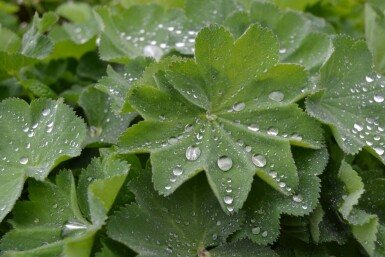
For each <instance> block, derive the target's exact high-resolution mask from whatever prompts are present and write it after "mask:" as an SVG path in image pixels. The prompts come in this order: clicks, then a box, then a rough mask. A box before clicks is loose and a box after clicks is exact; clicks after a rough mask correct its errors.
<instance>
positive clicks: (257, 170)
mask: <svg viewBox="0 0 385 257" xmlns="http://www.w3.org/2000/svg"><path fill="white" fill-rule="evenodd" d="M277 59H278V45H277V40H276V38H275V37H274V35H273V34H272V32H271V31H269V30H267V29H263V28H261V27H259V26H257V25H253V26H251V27H250V28H249V29H248V30H247V31H246V32H245V34H244V35H242V36H241V37H240V38H239V39H238V40H237V41H235V42H234V39H233V38H232V36H231V34H230V33H229V32H228V31H227V30H225V29H224V28H222V27H219V26H215V25H213V26H210V27H207V28H205V29H203V30H202V31H201V32H200V33H199V35H198V37H197V42H196V58H195V60H185V61H181V62H176V63H174V64H172V65H171V66H170V67H169V69H168V70H166V71H159V72H158V73H157V75H156V78H157V79H156V81H157V83H158V85H157V87H153V86H146V85H136V86H134V87H132V88H131V90H130V94H129V96H128V98H129V103H130V104H131V106H132V107H133V108H134V109H136V110H137V111H138V112H139V113H140V114H141V115H142V116H143V118H144V119H145V121H143V122H140V123H139V124H137V125H134V126H133V127H131V128H129V129H128V130H127V131H126V132H125V133H124V134H123V135H122V136H121V137H120V139H119V143H118V145H119V147H120V152H122V153H128V152H150V153H151V163H152V169H153V181H154V185H155V188H156V190H158V191H159V192H160V193H161V194H164V195H169V194H171V193H172V192H173V191H174V190H175V189H176V188H178V187H179V186H180V185H181V184H183V183H184V182H185V181H186V180H188V179H189V178H191V177H193V176H194V175H196V174H197V173H198V172H200V171H202V170H205V171H206V175H207V178H208V181H209V184H210V186H211V188H212V190H213V192H214V194H215V195H216V196H217V198H218V200H219V202H220V203H221V206H222V208H223V209H224V210H225V211H226V212H228V213H232V212H233V211H236V210H238V209H240V208H241V207H242V205H243V203H244V201H245V200H246V198H247V195H248V193H249V191H250V188H251V183H252V181H253V176H254V175H255V174H257V175H258V177H260V178H261V179H262V180H264V181H265V182H266V183H268V184H270V186H272V187H273V188H275V189H276V190H278V191H279V192H281V193H282V194H286V195H289V194H291V192H289V191H288V190H287V188H286V187H282V186H280V184H279V183H278V182H277V181H276V180H275V179H273V178H272V177H271V176H270V175H269V173H270V172H271V171H273V170H274V171H276V172H278V173H284V174H285V177H284V178H283V179H282V181H281V182H282V183H283V182H284V183H285V185H286V186H287V187H290V188H293V189H294V190H295V189H296V188H297V186H298V174H297V168H296V166H295V163H294V160H293V157H292V153H291V150H290V145H291V144H293V145H298V146H302V147H307V148H320V147H321V145H322V142H321V141H322V130H321V128H320V127H319V125H318V123H317V122H315V121H314V120H313V119H311V118H310V117H308V116H307V115H306V114H305V113H303V112H302V111H301V109H300V108H299V107H298V106H297V105H296V104H295V103H294V102H295V101H296V100H298V99H300V98H302V97H303V96H304V93H302V91H301V90H302V88H303V87H304V86H306V85H307V82H308V81H307V73H306V72H305V71H304V69H303V68H302V67H300V66H297V65H291V64H284V65H280V64H277ZM164 160H167V162H164ZM281 185H282V184H281Z"/></svg>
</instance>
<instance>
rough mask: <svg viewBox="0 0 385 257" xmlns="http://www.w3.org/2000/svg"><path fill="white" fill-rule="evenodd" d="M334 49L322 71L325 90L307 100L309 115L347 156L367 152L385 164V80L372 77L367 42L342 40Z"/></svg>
mask: <svg viewBox="0 0 385 257" xmlns="http://www.w3.org/2000/svg"><path fill="white" fill-rule="evenodd" d="M334 45H335V51H334V52H333V54H332V55H331V57H330V58H329V60H328V61H327V62H326V63H325V65H324V66H323V67H322V69H321V78H320V85H321V86H320V88H322V90H321V91H320V92H318V93H316V94H314V95H313V96H311V97H309V98H308V99H307V101H306V108H307V111H308V113H309V114H310V115H312V116H314V117H317V118H318V119H319V120H320V121H322V122H324V123H326V124H328V125H329V126H330V127H331V129H332V131H333V134H334V136H335V138H336V140H337V142H338V145H339V146H340V147H341V148H342V149H343V150H344V151H345V152H346V153H348V154H355V153H357V152H358V151H360V150H361V149H362V148H365V149H368V151H370V152H371V153H372V154H374V155H375V156H377V157H378V158H379V159H380V160H381V161H382V162H383V163H384V162H385V154H384V152H385V151H384V143H385V138H384V133H383V131H384V125H385V124H384V122H383V120H384V119H385V116H384V115H385V112H384V109H385V101H384V99H385V98H384V97H385V94H384V89H383V88H384V86H385V80H384V78H383V77H382V76H380V75H376V74H373V73H372V58H371V54H370V52H369V50H368V49H367V47H366V45H365V43H364V42H361V41H354V40H352V39H349V38H347V37H343V36H341V37H337V39H336V41H335V43H334Z"/></svg>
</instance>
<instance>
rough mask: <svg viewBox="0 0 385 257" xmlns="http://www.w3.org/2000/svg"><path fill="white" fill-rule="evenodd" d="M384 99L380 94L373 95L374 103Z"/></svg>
mask: <svg viewBox="0 0 385 257" xmlns="http://www.w3.org/2000/svg"><path fill="white" fill-rule="evenodd" d="M384 100H385V98H384V97H383V96H382V95H379V94H376V95H374V101H375V102H376V103H382V102H383V101H384Z"/></svg>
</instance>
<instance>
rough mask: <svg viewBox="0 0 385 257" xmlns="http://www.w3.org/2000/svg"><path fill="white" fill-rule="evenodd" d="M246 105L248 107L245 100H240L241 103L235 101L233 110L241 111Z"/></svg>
mask: <svg viewBox="0 0 385 257" xmlns="http://www.w3.org/2000/svg"><path fill="white" fill-rule="evenodd" d="M245 107H246V105H245V103H244V102H239V103H235V104H234V105H233V110H234V111H236V112H240V111H242V110H244V109H245Z"/></svg>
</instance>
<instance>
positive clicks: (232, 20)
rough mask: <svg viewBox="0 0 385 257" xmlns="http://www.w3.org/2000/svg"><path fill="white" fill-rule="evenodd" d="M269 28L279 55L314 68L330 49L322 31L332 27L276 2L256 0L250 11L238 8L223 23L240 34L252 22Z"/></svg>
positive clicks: (292, 61) (234, 32)
mask: <svg viewBox="0 0 385 257" xmlns="http://www.w3.org/2000/svg"><path fill="white" fill-rule="evenodd" d="M256 22H257V23H260V24H261V25H262V26H265V27H268V28H271V29H272V30H273V31H274V33H275V34H276V35H277V37H278V41H279V54H280V55H279V59H280V60H281V61H283V62H288V63H298V64H302V65H304V66H305V67H306V68H307V69H309V70H312V71H313V72H317V71H318V69H319V67H320V66H321V65H322V64H323V63H324V62H325V61H326V59H327V58H328V57H329V55H330V52H331V50H332V44H331V41H330V39H329V38H328V36H327V35H326V34H324V33H325V32H330V31H332V29H331V27H330V25H328V24H327V23H326V22H325V21H324V20H322V19H319V18H316V17H314V16H311V15H304V14H300V13H297V12H293V11H281V10H279V9H278V7H276V6H275V5H272V4H269V3H261V2H255V3H253V4H252V5H251V8H250V11H249V12H237V13H234V14H233V15H232V16H231V17H229V18H228V19H227V20H226V22H225V25H226V26H227V27H229V28H230V31H231V32H232V33H233V34H234V35H235V36H240V35H242V34H243V32H244V31H245V30H246V29H247V28H248V27H249V25H250V24H252V23H256Z"/></svg>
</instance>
